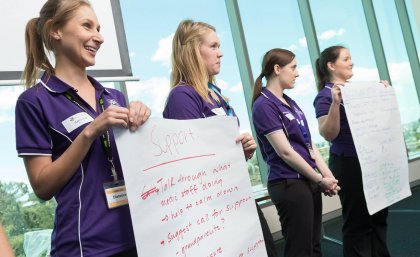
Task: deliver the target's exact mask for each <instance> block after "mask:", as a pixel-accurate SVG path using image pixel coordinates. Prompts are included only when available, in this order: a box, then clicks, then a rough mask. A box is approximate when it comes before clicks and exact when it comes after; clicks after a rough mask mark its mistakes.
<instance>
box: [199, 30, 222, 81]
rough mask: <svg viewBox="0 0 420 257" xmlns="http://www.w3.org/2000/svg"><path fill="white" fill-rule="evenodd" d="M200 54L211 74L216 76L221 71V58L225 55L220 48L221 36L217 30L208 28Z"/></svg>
mask: <svg viewBox="0 0 420 257" xmlns="http://www.w3.org/2000/svg"><path fill="white" fill-rule="evenodd" d="M202 40H203V42H202V44H201V46H200V54H201V58H202V59H203V63H204V65H205V67H206V69H207V73H208V75H209V76H214V75H217V74H219V72H220V64H221V58H222V56H223V53H222V51H221V50H220V42H219V38H218V36H217V34H216V32H215V31H213V30H211V29H208V32H207V33H205V34H204V36H203V38H202Z"/></svg>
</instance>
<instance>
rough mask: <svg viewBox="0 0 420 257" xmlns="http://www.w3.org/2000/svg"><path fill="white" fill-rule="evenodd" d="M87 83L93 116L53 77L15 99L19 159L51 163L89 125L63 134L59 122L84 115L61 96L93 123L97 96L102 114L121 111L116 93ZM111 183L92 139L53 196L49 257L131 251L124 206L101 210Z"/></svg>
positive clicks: (97, 143)
mask: <svg viewBox="0 0 420 257" xmlns="http://www.w3.org/2000/svg"><path fill="white" fill-rule="evenodd" d="M43 80H45V76H44V77H43ZM89 80H90V81H91V83H92V84H93V86H94V87H95V90H96V101H97V106H98V110H96V111H95V110H93V109H92V108H91V107H90V106H89V105H88V104H87V103H86V102H84V101H83V100H82V99H81V98H79V97H77V95H76V94H75V93H74V92H73V90H72V88H71V87H70V86H69V85H68V84H66V83H64V82H63V81H61V80H60V79H58V78H57V77H55V76H51V77H50V78H49V80H48V81H47V82H45V83H38V84H36V85H35V86H33V87H32V88H29V89H28V90H26V91H25V92H23V93H22V94H21V95H20V96H19V98H18V100H17V103H16V148H17V152H18V155H19V156H21V157H22V156H31V155H32V156H51V158H52V160H53V161H54V160H56V159H57V158H59V157H60V156H61V155H62V154H63V152H64V151H65V150H66V149H67V148H68V147H69V146H70V145H71V143H72V142H73V141H74V140H75V138H76V137H77V136H78V135H79V134H80V133H81V131H82V130H83V129H84V128H85V127H86V126H87V125H88V124H89V122H88V123H86V124H80V125H79V124H76V125H74V126H73V127H69V126H67V128H66V127H65V126H64V125H63V121H66V120H67V121H69V118H70V117H73V118H75V117H78V116H74V115H76V114H79V115H80V113H85V112H84V111H83V110H82V109H81V108H80V107H78V106H76V105H75V104H74V103H73V102H71V101H70V100H68V99H67V98H66V97H65V95H64V93H65V92H69V93H72V95H74V96H75V97H76V98H77V99H78V100H79V102H80V103H81V104H82V105H83V106H84V108H85V109H86V110H87V111H88V112H89V114H90V115H91V116H93V117H97V116H98V115H99V113H100V111H99V110H100V105H99V97H100V96H102V98H103V100H104V107H105V108H106V107H108V106H109V105H110V104H116V105H120V106H126V103H125V100H124V96H123V95H122V94H121V93H120V92H118V91H117V90H114V89H105V88H104V87H103V86H102V85H101V84H99V82H97V81H96V80H94V79H93V78H91V77H89ZM79 117H80V116H79ZM70 119H71V118H70ZM110 137H111V148H112V155H113V158H114V162H115V166H116V170H117V173H118V175H119V178H120V179H121V178H123V174H122V172H121V164H120V160H119V157H118V152H117V149H116V145H115V140H114V135H113V133H112V131H110ZM111 181H112V177H111V171H110V164H109V162H108V161H107V156H106V154H105V151H104V148H103V146H102V144H101V141H100V138H99V137H98V138H97V139H96V140H95V141H94V142H93V144H92V146H91V147H90V149H89V152H88V153H87V155H86V157H85V158H84V159H83V161H82V163H81V164H80V165H79V168H78V169H77V171H76V172H75V174H74V175H73V177H72V178H71V179H70V180H69V181H68V182H67V184H66V185H65V186H63V187H62V188H61V189H60V191H58V192H57V193H56V195H55V196H54V197H55V199H56V201H57V209H56V213H55V221H54V230H53V234H52V238H51V240H52V243H51V244H52V245H51V255H52V256H60V257H62V256H81V255H82V253H81V252H83V256H85V257H86V256H109V255H112V254H115V253H119V252H122V251H125V250H128V249H130V248H133V247H135V241H134V233H133V227H132V224H131V218H130V211H129V208H128V206H123V207H118V208H115V209H111V210H109V209H108V208H107V203H106V199H105V193H104V188H103V184H104V183H106V182H111ZM79 234H80V238H79Z"/></svg>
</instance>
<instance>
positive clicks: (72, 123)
mask: <svg viewBox="0 0 420 257" xmlns="http://www.w3.org/2000/svg"><path fill="white" fill-rule="evenodd" d="M91 121H93V118H92V117H91V116H90V115H89V114H87V113H86V112H79V113H76V114H75V115H73V116H70V117H68V118H67V119H65V120H63V121H62V122H61V123H62V124H63V126H64V127H65V128H66V130H67V132H69V133H71V132H72V131H73V130H75V129H77V128H78V127H80V126H82V125H84V124H86V123H88V122H91Z"/></svg>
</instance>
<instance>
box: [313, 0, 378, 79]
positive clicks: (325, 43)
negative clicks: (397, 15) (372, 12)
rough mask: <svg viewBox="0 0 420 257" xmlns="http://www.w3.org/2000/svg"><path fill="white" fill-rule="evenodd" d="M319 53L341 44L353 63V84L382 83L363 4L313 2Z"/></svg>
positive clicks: (358, 2) (325, 0)
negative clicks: (345, 48) (346, 49)
mask: <svg viewBox="0 0 420 257" xmlns="http://www.w3.org/2000/svg"><path fill="white" fill-rule="evenodd" d="M310 5H311V9H312V15H313V19H314V23H315V29H316V31H317V34H318V35H317V36H318V42H319V47H320V50H321V51H322V50H323V49H325V48H327V47H329V46H332V45H342V46H344V47H347V48H349V49H350V53H351V55H352V59H353V62H354V68H353V72H354V76H353V78H352V79H351V80H352V81H372V80H374V81H379V74H378V69H377V67H376V62H375V58H374V55H373V49H372V44H371V41H370V38H369V32H368V27H367V24H366V19H365V15H364V12H363V6H362V3H361V1H335V0H323V1H317V0H310Z"/></svg>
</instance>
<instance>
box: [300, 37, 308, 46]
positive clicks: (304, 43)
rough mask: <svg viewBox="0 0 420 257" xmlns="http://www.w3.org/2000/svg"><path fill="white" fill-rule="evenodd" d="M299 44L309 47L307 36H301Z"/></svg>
mask: <svg viewBox="0 0 420 257" xmlns="http://www.w3.org/2000/svg"><path fill="white" fill-rule="evenodd" d="M299 45H300V46H301V47H308V44H307V42H306V37H302V38H299Z"/></svg>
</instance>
